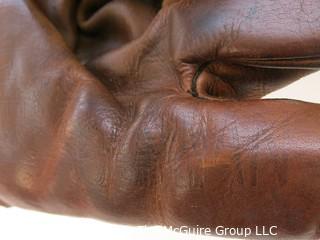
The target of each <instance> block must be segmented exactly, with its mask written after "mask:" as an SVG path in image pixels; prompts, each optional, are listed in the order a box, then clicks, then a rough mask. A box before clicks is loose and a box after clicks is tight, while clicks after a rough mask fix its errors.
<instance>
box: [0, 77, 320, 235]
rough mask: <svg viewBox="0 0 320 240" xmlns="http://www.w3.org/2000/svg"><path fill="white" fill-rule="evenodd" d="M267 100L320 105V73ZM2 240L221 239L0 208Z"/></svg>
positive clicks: (278, 92) (161, 229) (155, 228)
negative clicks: (296, 101) (287, 99)
mask: <svg viewBox="0 0 320 240" xmlns="http://www.w3.org/2000/svg"><path fill="white" fill-rule="evenodd" d="M268 98H291V99H299V100H304V101H309V102H317V103H320V72H318V73H315V74H312V75H310V76H307V77H306V78H304V79H302V80H300V81H298V82H296V83H294V84H292V85H290V86H288V87H286V88H284V89H281V90H279V91H277V92H274V93H272V94H270V95H269V96H268ZM0 239H1V240H20V239H24V240H28V239H30V240H53V239H54V240H56V239H70V240H71V239H77V240H84V239H90V240H164V239H165V240H188V239H190V240H191V239H192V240H198V239H220V240H221V238H214V237H203V236H187V235H182V234H177V233H172V232H170V231H168V230H166V229H164V228H161V227H153V228H148V229H145V228H134V227H126V226H119V225H112V224H108V223H105V222H101V221H96V220H92V219H81V218H72V217H64V216H56V215H50V214H45V213H38V212H33V211H27V210H22V209H17V208H8V209H7V208H1V207H0Z"/></svg>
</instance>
